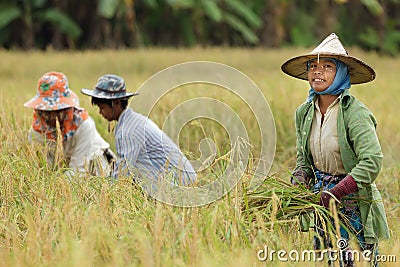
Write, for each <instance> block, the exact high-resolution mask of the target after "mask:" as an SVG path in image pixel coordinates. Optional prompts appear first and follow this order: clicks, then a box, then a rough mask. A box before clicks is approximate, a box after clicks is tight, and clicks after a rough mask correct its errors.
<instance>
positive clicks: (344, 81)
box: [307, 58, 351, 102]
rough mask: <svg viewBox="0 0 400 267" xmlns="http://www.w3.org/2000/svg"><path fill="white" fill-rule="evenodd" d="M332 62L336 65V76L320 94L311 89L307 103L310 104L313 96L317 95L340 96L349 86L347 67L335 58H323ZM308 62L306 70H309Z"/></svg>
mask: <svg viewBox="0 0 400 267" xmlns="http://www.w3.org/2000/svg"><path fill="white" fill-rule="evenodd" d="M324 59H327V60H330V61H332V62H333V63H335V65H336V75H335V79H334V80H333V83H332V84H331V85H330V86H329V87H328V88H326V89H325V90H324V91H322V92H316V91H314V89H313V88H312V87H311V88H310V90H309V91H308V98H307V102H311V101H312V100H313V99H314V96H315V94H318V95H340V94H341V93H342V92H343V91H344V90H345V89H349V88H350V86H351V84H350V74H349V70H348V69H347V65H346V64H345V63H343V62H342V61H340V60H338V59H336V58H324ZM309 64H310V61H309V62H307V69H308V68H309Z"/></svg>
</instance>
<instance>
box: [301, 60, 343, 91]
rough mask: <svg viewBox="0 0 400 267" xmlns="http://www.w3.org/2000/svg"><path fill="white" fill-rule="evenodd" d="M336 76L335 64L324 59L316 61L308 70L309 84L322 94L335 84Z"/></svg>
mask: <svg viewBox="0 0 400 267" xmlns="http://www.w3.org/2000/svg"><path fill="white" fill-rule="evenodd" d="M335 75H336V65H335V63H333V62H332V61H330V60H327V59H323V58H322V59H320V60H319V62H318V61H317V60H314V61H312V62H311V63H310V67H309V69H308V82H309V83H310V86H311V87H312V88H313V89H314V90H315V91H316V92H322V91H324V90H325V89H327V88H328V87H329V86H330V85H331V84H332V83H333V80H334V79H335Z"/></svg>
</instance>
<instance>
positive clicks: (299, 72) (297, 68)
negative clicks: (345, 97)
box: [281, 53, 376, 84]
mask: <svg viewBox="0 0 400 267" xmlns="http://www.w3.org/2000/svg"><path fill="white" fill-rule="evenodd" d="M318 56H319V58H320V59H321V58H324V57H325V58H326V57H330V58H336V59H338V60H340V61H342V62H344V63H345V64H346V65H347V67H348V69H349V74H350V83H351V84H360V83H367V82H370V81H373V80H374V79H375V76H376V75H375V71H374V70H373V69H372V68H371V67H370V66H368V65H367V64H366V63H365V62H363V61H362V60H360V59H358V58H355V57H352V56H345V55H342V54H333V53H319V55H318V54H308V55H303V56H298V57H294V58H292V59H289V60H288V61H286V62H285V63H283V65H282V66H281V69H282V71H283V72H284V73H286V74H288V75H290V76H292V77H295V78H298V79H302V80H308V77H307V61H309V60H312V59H316V58H318Z"/></svg>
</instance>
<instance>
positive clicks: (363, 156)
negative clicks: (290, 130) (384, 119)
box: [295, 90, 389, 243]
mask: <svg viewBox="0 0 400 267" xmlns="http://www.w3.org/2000/svg"><path fill="white" fill-rule="evenodd" d="M313 116H314V104H313V102H305V103H304V104H302V105H301V106H299V107H298V108H297V110H296V118H295V122H296V136H297V143H296V147H297V153H296V158H297V164H296V169H302V170H303V171H305V172H307V174H308V176H309V177H314V175H313V171H312V166H313V159H312V155H311V150H310V145H309V137H310V132H311V125H312V120H313ZM337 130H338V138H339V140H338V141H339V149H340V154H341V157H342V161H343V164H344V168H345V169H346V172H347V173H348V174H350V175H351V176H352V177H353V178H354V180H355V181H356V183H357V187H358V189H359V190H358V192H357V193H356V194H357V195H358V197H359V199H360V201H358V204H359V206H360V212H361V220H362V223H363V225H364V237H365V241H366V242H367V243H376V242H378V240H381V239H387V238H389V229H388V224H387V219H386V214H385V210H384V207H383V203H382V198H381V195H380V193H379V191H378V189H377V187H376V185H375V179H376V177H377V176H378V173H379V172H380V170H381V166H382V159H383V155H382V152H381V146H380V144H379V140H378V137H377V134H376V120H375V118H374V116H373V114H372V113H371V111H370V110H369V109H368V108H367V107H366V106H365V105H364V104H363V103H361V102H360V101H358V100H357V99H356V98H355V97H354V96H352V95H350V93H349V90H345V91H344V92H343V93H342V95H341V96H340V101H339V112H338V121H337ZM311 183H312V184H313V183H314V181H311ZM363 200H365V201H363Z"/></svg>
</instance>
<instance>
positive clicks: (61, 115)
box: [36, 109, 67, 127]
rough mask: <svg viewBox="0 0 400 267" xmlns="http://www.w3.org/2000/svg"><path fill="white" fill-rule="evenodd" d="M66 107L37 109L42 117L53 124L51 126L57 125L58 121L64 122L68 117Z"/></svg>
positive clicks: (49, 123)
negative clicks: (49, 109) (48, 109)
mask: <svg viewBox="0 0 400 267" xmlns="http://www.w3.org/2000/svg"><path fill="white" fill-rule="evenodd" d="M66 111H67V110H66V109H60V110H51V111H47V110H37V111H36V113H37V114H38V115H39V116H40V117H42V118H43V119H44V120H45V121H46V123H47V124H48V125H49V126H51V127H56V121H57V119H58V121H59V122H60V125H62V123H63V122H64V119H65V118H66Z"/></svg>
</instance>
